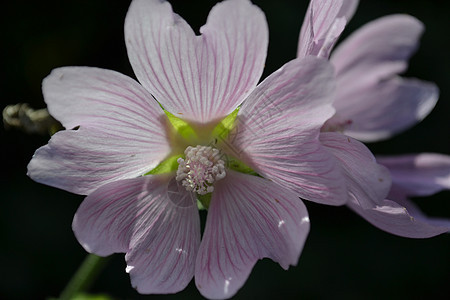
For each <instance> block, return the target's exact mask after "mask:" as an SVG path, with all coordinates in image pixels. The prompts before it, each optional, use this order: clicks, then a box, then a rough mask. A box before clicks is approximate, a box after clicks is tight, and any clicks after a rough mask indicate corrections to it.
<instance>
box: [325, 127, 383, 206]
mask: <svg viewBox="0 0 450 300" xmlns="http://www.w3.org/2000/svg"><path fill="white" fill-rule="evenodd" d="M320 141H321V142H322V144H323V145H324V146H325V147H326V149H327V150H328V151H330V152H331V153H332V154H333V155H334V156H335V157H336V158H337V160H338V161H339V162H340V164H341V166H342V171H343V172H342V173H343V176H344V178H345V181H346V184H347V188H348V193H349V199H353V200H354V201H356V202H357V203H359V205H360V206H361V207H362V208H368V207H374V206H375V205H376V204H378V203H380V202H381V201H383V200H384V198H385V197H386V196H387V194H388V192H389V189H390V188H391V178H390V176H389V171H388V170H387V169H386V168H385V167H384V166H382V165H380V164H377V162H376V161H375V158H374V157H373V155H372V153H371V152H370V150H369V149H367V147H366V146H364V144H362V143H360V142H358V141H357V140H355V139H352V138H350V137H347V136H345V135H343V134H340V133H335V132H324V133H322V134H321V135H320Z"/></svg>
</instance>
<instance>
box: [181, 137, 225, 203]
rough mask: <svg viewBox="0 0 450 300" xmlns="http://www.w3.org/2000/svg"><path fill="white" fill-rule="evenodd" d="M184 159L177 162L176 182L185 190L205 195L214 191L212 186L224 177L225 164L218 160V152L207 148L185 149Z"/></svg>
mask: <svg viewBox="0 0 450 300" xmlns="http://www.w3.org/2000/svg"><path fill="white" fill-rule="evenodd" d="M184 154H185V156H186V158H185V159H182V158H181V157H180V158H179V159H178V160H177V162H178V164H179V166H178V170H177V177H175V179H176V180H177V181H181V184H182V185H183V186H184V187H186V190H188V191H190V192H195V193H197V194H199V195H205V194H208V193H211V192H212V191H214V187H213V186H212V184H213V183H214V182H215V181H217V180H220V179H222V178H224V177H225V175H226V173H225V163H224V161H223V160H221V159H220V151H219V150H217V149H216V148H212V147H209V146H196V147H191V146H189V147H187V148H186V150H185V151H184Z"/></svg>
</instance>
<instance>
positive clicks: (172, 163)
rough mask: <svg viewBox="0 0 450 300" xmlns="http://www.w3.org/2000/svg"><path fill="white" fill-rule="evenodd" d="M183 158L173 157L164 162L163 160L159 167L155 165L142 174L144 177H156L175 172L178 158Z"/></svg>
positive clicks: (179, 155)
mask: <svg viewBox="0 0 450 300" xmlns="http://www.w3.org/2000/svg"><path fill="white" fill-rule="evenodd" d="M180 157H183V155H181V154H178V155H173V156H171V157H169V158H167V159H165V160H163V161H162V162H161V163H160V164H159V165H157V166H156V167H155V168H154V169H153V170H151V171H149V172H147V173H145V174H144V176H146V175H157V174H165V173H170V172H173V171H176V170H177V169H178V162H177V160H178V158H180Z"/></svg>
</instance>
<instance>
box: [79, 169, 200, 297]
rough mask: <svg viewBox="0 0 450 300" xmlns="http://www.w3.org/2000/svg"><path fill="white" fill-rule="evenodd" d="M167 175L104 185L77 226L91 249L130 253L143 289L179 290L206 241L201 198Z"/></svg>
mask: <svg viewBox="0 0 450 300" xmlns="http://www.w3.org/2000/svg"><path fill="white" fill-rule="evenodd" d="M174 187H176V184H175V183H174V182H173V179H172V181H171V180H170V178H168V177H167V176H162V175H160V176H144V177H139V178H134V179H127V180H121V181H117V182H113V183H110V184H107V185H104V186H102V187H101V188H99V189H98V190H96V191H95V192H93V193H92V194H90V195H89V196H88V197H87V198H86V199H85V200H84V201H83V203H82V204H81V205H80V207H79V209H78V211H77V213H76V214H75V217H74V220H73V225H72V227H73V230H74V232H75V235H76V237H77V239H78V241H79V242H80V244H81V245H83V247H84V248H85V249H86V251H88V252H91V253H95V254H97V255H100V256H106V255H110V254H112V253H114V252H126V253H127V255H126V260H127V268H126V270H127V272H129V273H130V277H131V282H132V285H133V287H135V288H136V289H137V290H138V291H139V292H140V293H175V292H178V291H181V290H183V289H184V288H185V287H186V285H187V284H188V283H189V282H190V280H191V279H192V276H193V274H194V262H195V257H196V255H197V250H198V246H199V244H200V221H199V216H198V211H197V205H196V202H195V201H193V199H192V198H191V197H189V194H188V193H186V191H185V190H184V193H183V192H180V191H178V190H177V189H176V188H174Z"/></svg>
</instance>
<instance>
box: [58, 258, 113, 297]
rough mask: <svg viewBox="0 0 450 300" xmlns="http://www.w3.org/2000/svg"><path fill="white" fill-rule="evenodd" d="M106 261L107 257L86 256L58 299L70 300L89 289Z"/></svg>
mask: <svg viewBox="0 0 450 300" xmlns="http://www.w3.org/2000/svg"><path fill="white" fill-rule="evenodd" d="M108 260H109V257H100V256H97V255H94V254H88V255H87V256H86V258H85V259H84V261H83V263H82V264H81V266H80V267H79V268H78V270H77V272H76V273H75V274H74V275H73V277H72V278H71V279H70V281H69V283H68V284H67V286H66V287H65V288H64V290H63V291H62V293H61V296H60V297H59V299H60V300H70V299H73V298H74V297H75V296H76V295H77V294H79V293H82V292H85V291H86V290H87V289H89V287H90V286H91V285H92V283H93V282H94V281H95V279H96V278H97V276H98V275H99V274H100V272H101V270H102V269H103V267H104V266H105V265H106V263H107V262H108Z"/></svg>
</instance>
